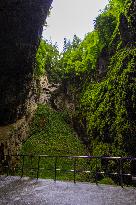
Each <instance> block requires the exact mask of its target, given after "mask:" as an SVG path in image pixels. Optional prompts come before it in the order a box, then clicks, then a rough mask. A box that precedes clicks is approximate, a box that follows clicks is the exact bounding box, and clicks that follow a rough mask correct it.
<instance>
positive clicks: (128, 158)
mask: <svg viewBox="0 0 136 205" xmlns="http://www.w3.org/2000/svg"><path fill="white" fill-rule="evenodd" d="M5 156H6V155H5ZM11 156H13V157H14V156H20V157H23V156H32V157H36V156H37V157H39V156H40V157H49V158H55V157H58V158H92V159H96V158H97V159H101V158H102V159H109V160H110V159H111V160H114V159H115V160H116V159H118V160H119V159H121V160H134V161H135V160H136V158H135V157H104V156H102V157H101V156H56V155H54V156H53V155H51V156H50V155H29V154H25V155H11Z"/></svg>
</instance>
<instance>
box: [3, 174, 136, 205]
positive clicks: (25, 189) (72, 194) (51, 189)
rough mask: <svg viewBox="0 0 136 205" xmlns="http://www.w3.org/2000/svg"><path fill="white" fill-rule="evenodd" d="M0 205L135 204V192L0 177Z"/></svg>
mask: <svg viewBox="0 0 136 205" xmlns="http://www.w3.org/2000/svg"><path fill="white" fill-rule="evenodd" d="M0 205H136V189H131V188H123V189H122V188H121V187H114V186H109V185H108V186H105V185H98V186H97V185H95V184H89V183H76V184H74V183H72V182H60V181H57V182H56V183H55V182H54V181H53V180H42V179H39V180H38V181H37V180H35V179H33V180H32V179H30V178H25V177H24V178H22V179H20V178H19V177H3V176H2V177H0Z"/></svg>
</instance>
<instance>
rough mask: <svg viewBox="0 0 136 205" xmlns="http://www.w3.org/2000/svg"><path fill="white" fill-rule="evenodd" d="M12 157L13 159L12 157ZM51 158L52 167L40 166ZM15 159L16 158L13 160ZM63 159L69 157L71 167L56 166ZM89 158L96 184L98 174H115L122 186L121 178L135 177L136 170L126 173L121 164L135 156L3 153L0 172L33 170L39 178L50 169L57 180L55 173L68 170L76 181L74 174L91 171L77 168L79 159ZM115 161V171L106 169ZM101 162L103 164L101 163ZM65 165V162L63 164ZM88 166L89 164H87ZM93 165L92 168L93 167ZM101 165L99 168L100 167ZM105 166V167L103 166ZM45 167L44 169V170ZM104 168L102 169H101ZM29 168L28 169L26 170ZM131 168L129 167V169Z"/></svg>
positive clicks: (21, 172)
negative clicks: (43, 161)
mask: <svg viewBox="0 0 136 205" xmlns="http://www.w3.org/2000/svg"><path fill="white" fill-rule="evenodd" d="M13 158H14V159H13ZM43 158H44V159H51V164H52V165H53V167H52V168H49V169H48V168H44V167H41V165H40V162H41V160H42V159H43ZM15 159H16V160H15ZM33 159H34V167H33V162H32V161H33ZM63 159H71V160H72V161H73V163H72V164H71V166H72V167H71V169H62V168H59V166H58V160H60V161H63ZM80 159H81V160H89V163H91V161H92V160H93V163H94V167H95V174H94V176H95V182H96V184H98V178H99V175H104V176H112V177H113V176H117V177H118V182H119V185H120V186H122V187H123V183H124V181H123V179H124V177H129V178H130V180H132V179H135V176H136V170H135V173H131V171H130V172H129V173H126V172H125V171H124V167H123V165H124V164H125V163H126V162H129V166H130V164H131V163H133V162H134V161H136V158H134V157H105V156H49V155H31V154H30V155H5V156H4V159H3V160H2V161H1V162H0V164H1V169H0V172H1V173H4V174H6V175H7V176H8V175H11V174H12V173H13V172H15V171H16V170H17V169H18V170H19V171H20V172H19V173H20V176H21V177H23V176H24V175H25V176H27V175H29V174H28V173H30V172H35V173H36V178H37V179H38V178H39V174H40V172H41V171H45V172H46V171H47V170H48V171H52V172H53V174H54V177H53V178H54V181H56V180H57V174H58V172H60V171H63V172H70V173H73V181H74V183H76V176H77V174H78V173H84V174H90V173H92V170H91V168H90V169H89V170H88V169H87V170H86V169H82V168H81V167H82V166H80V169H79V166H78V164H79V160H80ZM26 160H28V162H27V163H26V164H27V165H29V166H26V164H25V162H26ZM111 161H112V162H113V161H114V162H115V163H116V166H115V167H116V168H117V170H116V172H115V171H114V172H111V170H110V171H108V163H109V162H111ZM103 162H104V164H105V165H103ZM64 165H65V164H64ZM89 166H90V164H89ZM94 167H93V168H94ZM100 167H101V168H100ZM103 167H105V168H103ZM44 169H45V170H44ZM103 169H104V170H103ZM27 170H29V171H27ZM129 170H131V169H129ZM93 172H94V171H93Z"/></svg>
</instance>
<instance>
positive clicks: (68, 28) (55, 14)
mask: <svg viewBox="0 0 136 205" xmlns="http://www.w3.org/2000/svg"><path fill="white" fill-rule="evenodd" d="M108 1H109V0H54V1H53V3H52V7H53V8H52V10H51V15H50V17H48V18H47V24H48V27H47V28H45V29H44V31H43V38H44V39H47V40H51V41H52V42H53V44H55V43H56V42H57V45H58V48H59V50H60V51H62V48H63V42H64V38H67V39H70V40H72V39H73V36H74V34H76V35H77V36H78V37H79V38H81V39H83V38H84V36H85V34H86V33H88V32H90V31H92V30H93V28H94V20H95V18H96V17H97V16H98V14H99V13H100V11H101V10H103V9H104V8H105V6H106V5H107V4H108Z"/></svg>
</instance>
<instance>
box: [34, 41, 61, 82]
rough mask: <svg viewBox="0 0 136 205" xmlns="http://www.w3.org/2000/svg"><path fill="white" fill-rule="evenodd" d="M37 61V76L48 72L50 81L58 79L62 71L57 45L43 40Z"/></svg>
mask: <svg viewBox="0 0 136 205" xmlns="http://www.w3.org/2000/svg"><path fill="white" fill-rule="evenodd" d="M36 63H37V68H36V70H35V75H36V76H42V75H44V74H45V73H46V75H47V76H48V79H49V80H50V81H58V79H59V74H60V71H59V51H58V48H57V45H53V44H52V43H48V42H47V41H44V40H41V42H40V45H39V49H38V51H37V55H36Z"/></svg>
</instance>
